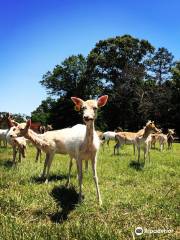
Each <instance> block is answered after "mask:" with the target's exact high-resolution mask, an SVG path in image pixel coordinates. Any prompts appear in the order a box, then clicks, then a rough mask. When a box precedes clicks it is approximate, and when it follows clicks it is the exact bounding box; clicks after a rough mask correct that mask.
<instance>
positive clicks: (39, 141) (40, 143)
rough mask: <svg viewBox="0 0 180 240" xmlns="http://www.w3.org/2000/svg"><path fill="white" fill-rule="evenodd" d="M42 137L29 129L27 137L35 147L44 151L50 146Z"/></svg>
mask: <svg viewBox="0 0 180 240" xmlns="http://www.w3.org/2000/svg"><path fill="white" fill-rule="evenodd" d="M41 136H42V134H37V133H35V132H34V131H32V130H31V129H28V131H27V134H26V135H25V137H26V138H27V139H29V140H30V141H31V142H32V143H33V145H35V146H36V147H37V148H39V149H42V150H44V149H46V148H47V146H48V145H47V142H46V141H45V140H44V139H43V138H42V137H41Z"/></svg>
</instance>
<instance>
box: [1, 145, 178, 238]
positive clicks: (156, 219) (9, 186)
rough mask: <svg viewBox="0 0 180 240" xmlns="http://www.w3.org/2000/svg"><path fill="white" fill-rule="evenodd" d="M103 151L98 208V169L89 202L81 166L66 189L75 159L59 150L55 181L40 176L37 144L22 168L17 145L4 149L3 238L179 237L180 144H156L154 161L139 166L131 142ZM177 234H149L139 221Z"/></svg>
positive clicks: (89, 183)
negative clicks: (165, 146) (80, 177)
mask: <svg viewBox="0 0 180 240" xmlns="http://www.w3.org/2000/svg"><path fill="white" fill-rule="evenodd" d="M112 152H113V144H111V145H110V148H108V147H105V150H104V151H103V150H102V149H100V152H99V156H98V176H99V184H100V191H101V195H102V200H103V205H102V207H99V205H98V203H97V199H96V192H95V186H94V182H93V178H92V172H91V168H90V167H89V170H88V172H85V171H84V172H83V194H84V201H83V203H82V204H78V183H77V177H76V175H77V173H76V168H75V164H74V167H73V170H72V176H71V186H70V188H66V187H65V182H66V178H67V172H68V161H69V159H68V157H67V156H63V155H56V156H55V159H54V161H53V164H52V168H51V172H50V175H51V176H50V181H49V183H48V184H44V183H43V182H42V181H41V179H40V178H39V177H38V176H39V174H40V172H41V171H42V168H43V162H42V163H40V162H39V163H35V149H34V148H33V147H29V148H28V153H27V157H26V159H24V160H23V161H22V163H18V164H16V165H15V166H14V165H12V163H11V161H10V160H11V154H12V153H11V148H10V147H8V149H5V148H1V149H0V229H1V231H0V239H3V240H6V239H8V240H9V239H17V240H21V239H26V240H30V239H38V240H39V239H42V240H44V239H52V240H56V239H63V240H64V239H65V240H66V239H78V240H92V239H97V240H99V239H103V240H104V239H122V240H123V239H125V240H126V239H177V238H178V231H179V228H178V226H179V215H178V207H179V203H180V199H179V195H178V193H179V192H178V190H179V189H178V187H179V185H180V184H179V172H180V171H179V170H180V169H179V168H180V167H179V160H180V144H174V146H173V150H164V151H163V152H162V153H160V152H159V151H158V150H157V149H156V150H151V162H150V163H148V162H147V163H146V164H145V166H143V164H140V165H137V164H136V162H135V161H134V160H135V159H134V156H133V149H132V146H124V147H123V148H122V149H121V153H120V155H118V156H113V155H112ZM138 226H140V227H142V228H144V229H145V228H146V229H148V230H157V229H165V230H171V233H151V234H150V233H149V234H148V233H144V234H142V235H141V236H136V234H135V233H134V229H135V228H136V227H138Z"/></svg>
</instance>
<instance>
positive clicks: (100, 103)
mask: <svg viewBox="0 0 180 240" xmlns="http://www.w3.org/2000/svg"><path fill="white" fill-rule="evenodd" d="M107 100H108V95H104V96H101V97H100V98H98V100H97V104H98V107H103V106H104V105H106V103H107Z"/></svg>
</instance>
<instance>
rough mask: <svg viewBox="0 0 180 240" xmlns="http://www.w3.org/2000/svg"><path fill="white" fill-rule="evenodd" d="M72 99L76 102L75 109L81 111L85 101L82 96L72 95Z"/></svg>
mask: <svg viewBox="0 0 180 240" xmlns="http://www.w3.org/2000/svg"><path fill="white" fill-rule="evenodd" d="M71 100H72V101H73V103H74V104H75V107H74V109H75V110H76V111H80V109H81V107H82V105H83V102H84V101H83V100H82V99H80V98H77V97H71Z"/></svg>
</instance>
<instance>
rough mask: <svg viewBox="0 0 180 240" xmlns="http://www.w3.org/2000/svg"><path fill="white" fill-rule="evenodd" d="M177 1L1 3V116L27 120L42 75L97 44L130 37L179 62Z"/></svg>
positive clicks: (39, 94) (41, 94) (42, 94)
mask: <svg viewBox="0 0 180 240" xmlns="http://www.w3.org/2000/svg"><path fill="white" fill-rule="evenodd" d="M179 13H180V1H179V0H171V1H169V0H151V1H145V0H136V1H135V0H126V1H122V0H111V1H105V0H104V1H101V0H87V1H85V0H6V1H4V0H0V87H1V88H0V92H1V94H0V111H8V112H12V113H25V114H28V115H29V114H30V113H31V112H32V111H33V110H35V109H36V107H38V106H39V104H40V103H41V101H42V100H44V99H46V97H47V94H46V90H45V89H44V88H43V87H42V86H41V85H40V84H39V81H40V80H41V79H42V75H43V74H45V73H46V72H47V71H48V70H52V69H53V68H54V66H55V65H57V64H60V63H61V62H62V61H63V60H64V59H65V58H66V57H68V56H70V55H72V54H79V53H82V54H83V55H85V56H86V55H87V54H88V53H89V51H90V50H91V49H92V48H93V47H94V45H95V43H96V42H98V41H99V40H102V39H106V38H109V37H114V36H119V35H123V34H130V35H132V36H134V37H138V38H140V39H147V40H149V42H150V43H151V44H152V45H154V46H155V47H156V48H158V47H166V48H167V49H168V50H169V51H170V52H172V53H173V55H174V56H175V59H176V60H178V59H180V17H179Z"/></svg>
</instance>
